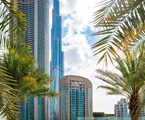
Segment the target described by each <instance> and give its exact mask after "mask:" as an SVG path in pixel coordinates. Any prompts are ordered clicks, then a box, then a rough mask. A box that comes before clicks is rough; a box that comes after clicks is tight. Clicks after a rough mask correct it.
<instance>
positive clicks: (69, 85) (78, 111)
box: [59, 75, 93, 120]
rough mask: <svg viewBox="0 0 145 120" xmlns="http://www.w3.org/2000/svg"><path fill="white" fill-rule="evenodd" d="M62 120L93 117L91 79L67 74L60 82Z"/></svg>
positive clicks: (60, 114) (60, 113) (60, 112)
mask: <svg viewBox="0 0 145 120" xmlns="http://www.w3.org/2000/svg"><path fill="white" fill-rule="evenodd" d="M59 89H60V94H61V95H60V99H59V101H60V103H59V105H60V107H59V108H60V110H59V116H60V120H77V119H78V118H80V117H92V116H93V114H92V83H91V82H90V80H89V79H87V78H84V77H80V76H75V75H67V76H64V77H63V78H62V79H61V80H60V83H59Z"/></svg>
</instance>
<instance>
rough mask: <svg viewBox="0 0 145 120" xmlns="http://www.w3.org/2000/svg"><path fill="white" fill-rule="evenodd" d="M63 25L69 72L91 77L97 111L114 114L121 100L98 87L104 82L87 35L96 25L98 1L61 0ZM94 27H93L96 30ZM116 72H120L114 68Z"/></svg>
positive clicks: (64, 46) (100, 67) (65, 53)
mask: <svg viewBox="0 0 145 120" xmlns="http://www.w3.org/2000/svg"><path fill="white" fill-rule="evenodd" d="M60 2H61V14H62V16H63V17H64V16H65V19H64V20H63V23H62V25H63V27H64V28H67V29H66V31H65V32H66V33H65V34H64V37H63V51H64V56H65V59H64V60H65V74H66V75H67V74H73V75H80V76H83V77H87V78H88V79H90V80H91V81H92V83H93V111H102V112H105V113H114V110H113V109H114V104H115V103H116V102H117V101H118V100H119V99H120V97H116V96H106V92H105V91H103V90H102V89H99V90H98V89H97V87H98V86H99V85H101V84H103V82H101V81H100V80H98V79H96V78H95V76H96V72H95V70H96V69H97V68H99V69H103V68H104V65H103V64H100V65H98V66H97V64H96V59H97V58H95V57H93V56H92V50H91V46H90V45H89V41H88V40H87V38H86V35H85V34H84V33H85V30H87V28H88V27H89V28H91V29H92V28H93V25H92V17H93V12H94V7H95V3H96V0H83V1H82V0H60ZM92 30H93V29H92ZM111 69H112V70H113V71H116V70H115V69H114V68H113V67H112V68H111Z"/></svg>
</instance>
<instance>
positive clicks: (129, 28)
mask: <svg viewBox="0 0 145 120" xmlns="http://www.w3.org/2000/svg"><path fill="white" fill-rule="evenodd" d="M97 8H98V10H97V11H96V12H95V13H94V27H95V29H96V33H95V35H96V36H99V35H100V36H101V39H100V40H99V41H97V42H96V43H95V44H94V45H93V48H94V55H98V63H100V61H102V60H104V61H105V62H106V63H107V62H108V61H111V62H113V61H112V60H113V59H112V58H114V57H115V58H116V57H118V56H119V51H123V52H124V51H126V50H135V51H138V49H140V48H141V47H142V45H143V44H144V43H145V39H144V38H145V14H144V13H145V9H144V8H145V1H144V0H102V1H101V2H100V3H98V5H97Z"/></svg>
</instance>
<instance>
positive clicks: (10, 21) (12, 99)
mask: <svg viewBox="0 0 145 120" xmlns="http://www.w3.org/2000/svg"><path fill="white" fill-rule="evenodd" d="M12 2H13V4H12ZM14 2H15V0H1V1H0V47H1V46H4V45H5V42H6V41H9V40H10V38H11V37H10V36H13V39H16V37H14V36H16V35H17V36H22V34H24V26H25V24H24V23H25V18H24V14H23V13H22V12H21V11H19V10H18V9H15V8H16V6H17V4H16V3H14ZM12 31H13V32H12ZM14 33H15V34H14ZM16 33H17V34H16ZM16 85H17V81H16V80H15V79H14V78H13V77H12V75H11V74H10V73H9V71H8V69H7V68H6V67H4V66H2V65H0V86H1V87H0V116H2V117H4V118H6V119H8V120H13V119H16V118H17V116H18V106H17V105H16V103H17V101H18V97H17V96H16V95H15V94H14V92H16V89H14V87H16Z"/></svg>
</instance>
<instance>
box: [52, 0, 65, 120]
mask: <svg viewBox="0 0 145 120" xmlns="http://www.w3.org/2000/svg"><path fill="white" fill-rule="evenodd" d="M61 29H62V28H61V16H60V14H59V0H53V10H52V30H51V62H50V75H51V76H52V77H53V78H54V82H53V83H52V84H51V89H53V90H56V91H57V92H59V81H60V79H61V78H62V77H63V69H64V68H63V52H62V36H61ZM58 114H59V99H58V98H55V99H50V120H59V118H58V117H59V115H58Z"/></svg>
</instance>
